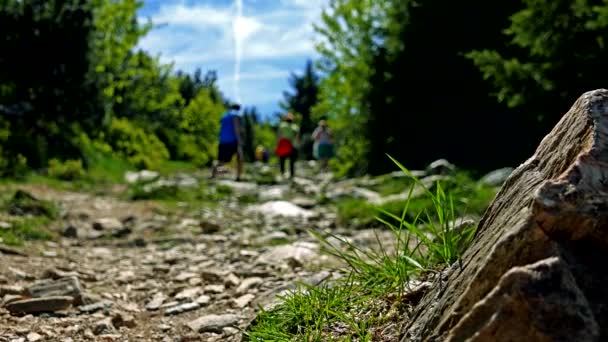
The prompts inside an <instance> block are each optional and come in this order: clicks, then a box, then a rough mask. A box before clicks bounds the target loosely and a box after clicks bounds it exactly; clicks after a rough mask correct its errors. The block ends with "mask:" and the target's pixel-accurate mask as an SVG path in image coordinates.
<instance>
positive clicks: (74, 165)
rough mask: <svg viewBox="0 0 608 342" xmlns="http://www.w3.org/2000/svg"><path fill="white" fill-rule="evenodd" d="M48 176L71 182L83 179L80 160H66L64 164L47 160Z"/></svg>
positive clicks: (56, 160)
mask: <svg viewBox="0 0 608 342" xmlns="http://www.w3.org/2000/svg"><path fill="white" fill-rule="evenodd" d="M48 174H49V176H50V177H52V178H57V179H61V180H67V181H71V180H76V179H81V178H83V177H84V175H85V171H84V168H83V167H82V160H80V159H78V160H66V161H65V162H61V161H60V160H58V159H51V160H49V167H48Z"/></svg>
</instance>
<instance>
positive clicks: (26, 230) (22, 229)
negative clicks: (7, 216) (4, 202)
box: [0, 217, 55, 246]
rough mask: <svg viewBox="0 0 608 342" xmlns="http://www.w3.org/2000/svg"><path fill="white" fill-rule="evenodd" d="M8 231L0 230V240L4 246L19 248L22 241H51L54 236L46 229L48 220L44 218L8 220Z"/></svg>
mask: <svg viewBox="0 0 608 342" xmlns="http://www.w3.org/2000/svg"><path fill="white" fill-rule="evenodd" d="M8 223H9V224H10V225H11V226H10V228H8V229H0V240H1V241H2V243H4V244H6V245H13V246H21V245H23V242H24V241H31V240H42V241H46V240H52V239H54V238H55V234H54V233H52V232H51V231H50V230H49V229H48V228H47V227H48V225H49V224H50V220H49V219H48V218H46V217H30V218H23V219H18V220H10V221H9V222H8Z"/></svg>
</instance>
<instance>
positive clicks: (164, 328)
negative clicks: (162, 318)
mask: <svg viewBox="0 0 608 342" xmlns="http://www.w3.org/2000/svg"><path fill="white" fill-rule="evenodd" d="M158 330H160V331H162V332H167V331H169V330H171V326H170V325H168V324H160V325H159V326H158Z"/></svg>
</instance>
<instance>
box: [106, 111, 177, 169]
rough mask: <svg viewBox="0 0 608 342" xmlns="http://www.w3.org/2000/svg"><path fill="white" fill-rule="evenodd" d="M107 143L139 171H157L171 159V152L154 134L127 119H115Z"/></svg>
mask: <svg viewBox="0 0 608 342" xmlns="http://www.w3.org/2000/svg"><path fill="white" fill-rule="evenodd" d="M106 141H107V143H108V144H109V145H110V146H112V149H113V150H114V152H115V153H117V154H118V155H119V156H121V157H124V158H126V159H127V160H128V161H129V162H130V163H131V164H132V165H133V166H135V167H136V168H139V169H156V168H158V167H159V165H160V164H161V163H162V162H165V161H167V160H168V159H169V151H167V148H166V147H165V145H164V144H163V143H162V142H161V141H160V140H159V139H158V137H157V136H156V135H154V134H151V133H148V132H146V131H145V130H144V129H143V128H141V127H138V126H137V125H135V123H133V122H131V121H129V120H127V119H120V118H118V119H113V120H112V123H111V124H110V129H109V132H108V136H107V138H106Z"/></svg>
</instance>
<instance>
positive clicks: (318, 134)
mask: <svg viewBox="0 0 608 342" xmlns="http://www.w3.org/2000/svg"><path fill="white" fill-rule="evenodd" d="M312 138H313V140H314V141H315V142H314V144H313V155H314V157H315V158H316V159H317V160H320V161H321V168H322V169H323V170H327V167H328V163H329V159H331V158H332V157H333V156H334V139H333V136H332V133H331V130H330V129H329V127H327V121H325V120H321V121H319V125H318V126H317V128H315V130H314V131H313V132H312Z"/></svg>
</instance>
